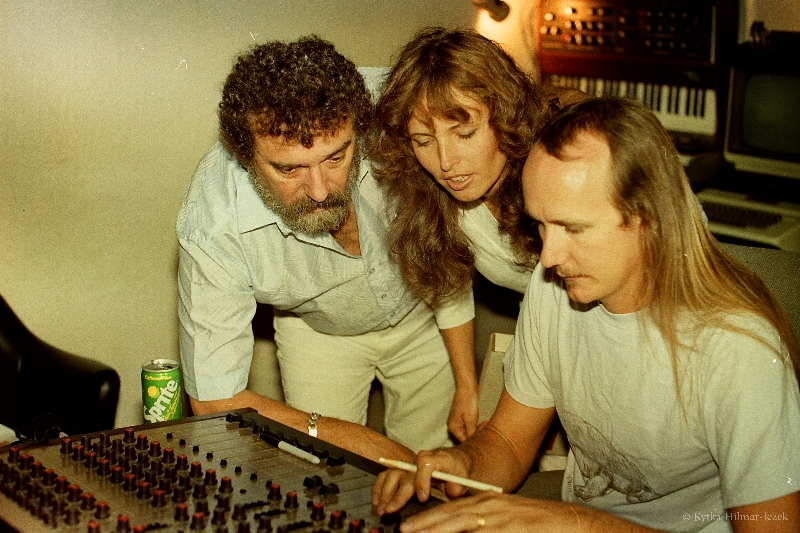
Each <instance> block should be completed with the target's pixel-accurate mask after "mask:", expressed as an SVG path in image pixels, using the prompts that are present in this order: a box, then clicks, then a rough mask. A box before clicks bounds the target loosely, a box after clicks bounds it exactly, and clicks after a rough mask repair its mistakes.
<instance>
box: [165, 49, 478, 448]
mask: <svg viewBox="0 0 800 533" xmlns="http://www.w3.org/2000/svg"><path fill="white" fill-rule="evenodd" d="M373 112H374V108H373V105H372V102H371V100H370V94H369V92H368V90H367V88H366V86H365V84H364V80H363V79H362V77H361V75H360V74H359V72H358V71H357V69H356V66H355V65H354V64H353V63H352V62H351V61H349V60H348V59H346V58H345V57H343V56H342V55H341V54H339V53H338V52H337V51H336V50H335V49H334V47H333V45H331V44H330V43H328V42H326V41H323V40H321V39H319V38H317V37H313V36H312V37H307V38H303V39H300V40H298V41H296V42H292V43H283V42H271V43H267V44H263V45H258V46H255V47H253V48H252V50H251V51H249V52H248V53H246V54H244V55H242V56H240V57H239V58H238V60H237V61H236V64H235V66H234V67H233V70H232V72H231V73H230V74H229V76H228V78H227V80H226V82H225V85H224V88H223V94H222V102H221V103H220V105H219V118H220V137H221V142H219V143H217V144H216V145H215V146H214V147H213V148H211V150H210V151H209V152H208V153H207V154H206V155H205V156H204V157H203V159H202V161H201V162H200V164H199V165H198V167H197V170H196V171H195V174H194V177H193V178H192V182H191V184H190V186H189V190H188V192H187V193H186V197H185V199H184V202H183V206H182V207H181V210H180V214H179V217H178V222H177V235H178V239H179V241H180V256H179V257H180V264H179V270H178V287H179V309H178V310H179V318H180V325H181V331H180V349H181V359H182V362H183V372H184V381H185V386H186V392H187V393H188V394H189V396H190V397H191V405H192V409H193V411H194V412H195V413H197V414H200V413H207V412H215V411H220V410H223V409H230V408H234V407H254V408H256V409H257V410H258V411H259V412H260V413H262V414H264V415H266V416H268V417H270V418H273V419H276V420H278V421H280V422H284V423H287V424H288V425H292V426H294V427H298V428H299V429H305V427H306V425H308V427H309V431H310V432H311V431H319V436H320V437H321V438H323V439H325V440H328V441H329V442H333V443H334V444H338V445H340V446H342V447H345V448H348V449H353V447H354V446H356V447H357V446H360V445H363V444H366V443H368V442H370V439H373V437H375V436H374V435H372V434H371V433H362V432H353V433H352V434H351V435H350V436H349V437H347V436H346V435H345V434H344V431H343V430H342V429H343V427H344V426H342V424H340V423H339V422H338V421H336V420H333V419H341V420H344V421H349V422H354V423H357V424H364V423H365V422H366V417H367V402H368V396H369V391H370V385H371V383H372V381H373V379H375V378H376V377H377V379H379V380H380V381H381V382H382V384H383V391H384V400H385V417H384V425H385V428H386V434H387V435H388V437H390V438H391V439H392V440H394V441H397V442H398V443H400V444H402V445H404V446H407V447H408V448H411V449H413V450H418V449H420V448H427V447H431V446H444V445H448V444H449V443H450V439H449V436H448V418H449V420H450V430H451V431H452V432H453V433H454V434H455V435H456V436H458V437H459V438H461V439H464V438H466V437H467V436H469V434H471V432H472V431H474V428H475V423H476V419H477V379H476V375H475V365H474V350H473V339H472V335H473V333H472V329H471V328H472V318H473V316H474V310H473V307H472V302H471V300H470V299H469V298H466V299H464V300H459V301H453V300H450V301H448V302H441V303H442V305H440V306H438V307H437V308H436V309H435V310H433V309H432V308H431V307H430V306H428V305H426V303H425V302H422V301H421V300H420V299H419V298H418V297H416V296H415V295H414V294H413V292H412V291H411V290H410V289H409V287H408V285H407V283H406V282H405V280H404V279H403V277H402V275H401V274H400V272H399V270H398V269H397V266H396V265H395V264H394V263H393V262H392V261H391V260H390V258H389V253H388V250H387V249H386V245H385V232H386V228H387V226H388V223H389V218H390V217H389V213H388V210H387V201H386V198H385V195H384V193H383V191H382V189H381V188H380V187H379V186H378V184H377V183H376V182H375V180H374V178H373V176H372V174H371V172H370V164H369V162H368V161H367V160H366V159H363V156H364V154H365V152H364V150H363V144H364V140H365V138H366V136H367V134H368V133H369V132H370V128H371V127H372V125H373V118H374V117H373ZM257 303H264V304H269V305H271V306H272V307H273V308H274V310H275V316H274V326H275V342H276V344H277V348H278V349H277V356H278V361H279V366H280V372H281V380H282V384H283V388H284V393H285V397H286V403H287V404H288V405H289V406H291V407H292V408H294V409H296V410H299V411H296V410H292V409H288V410H287V408H286V407H285V406H282V405H280V404H278V402H274V401H272V400H270V399H269V398H265V397H263V396H259V395H257V394H255V393H253V392H251V391H248V390H247V389H246V386H247V379H248V374H249V371H250V365H251V361H252V356H253V344H254V338H253V333H252V327H251V322H252V319H253V316H254V314H255V312H256V304H257ZM308 413H310V415H309V414H308ZM320 415H321V418H320ZM303 416H305V419H303V418H302V417H303ZM312 428H314V429H312ZM331 429H333V430H335V431H337V432H338V433H336V434H335V435H333V436H332V433H331V431H330V430H331ZM362 434H364V435H366V437H365V438H364V442H363V443H362V442H360V439H361V438H362V437H361V435H362ZM333 437H342V438H343V439H344V440H345V442H341V441H337V440H334V438H333ZM362 454H363V455H368V456H370V457H373V458H374V454H373V453H369V450H367V451H366V453H362Z"/></svg>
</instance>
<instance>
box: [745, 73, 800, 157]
mask: <svg viewBox="0 0 800 533" xmlns="http://www.w3.org/2000/svg"><path fill="white" fill-rule="evenodd" d="M742 137H743V140H744V142H745V144H747V145H748V146H751V147H752V148H754V149H755V150H759V151H767V152H774V153H775V154H776V155H778V156H779V154H786V155H787V156H795V157H797V156H800V77H798V76H784V75H780V74H754V75H753V76H752V77H751V78H750V79H749V80H748V81H747V87H746V88H745V93H744V102H743V109H742Z"/></svg>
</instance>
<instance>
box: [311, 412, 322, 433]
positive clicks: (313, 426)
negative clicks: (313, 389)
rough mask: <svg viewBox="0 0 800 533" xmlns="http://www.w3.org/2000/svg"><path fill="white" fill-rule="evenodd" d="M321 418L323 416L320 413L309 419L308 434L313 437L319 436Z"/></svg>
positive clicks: (312, 414) (313, 414)
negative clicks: (318, 427)
mask: <svg viewBox="0 0 800 533" xmlns="http://www.w3.org/2000/svg"><path fill="white" fill-rule="evenodd" d="M320 416H322V415H320V414H319V413H311V416H309V417H308V434H309V435H311V436H312V437H316V436H317V420H319V417H320Z"/></svg>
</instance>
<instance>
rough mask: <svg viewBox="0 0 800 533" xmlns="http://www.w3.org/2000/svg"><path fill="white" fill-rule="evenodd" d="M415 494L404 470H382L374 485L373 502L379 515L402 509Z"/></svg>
mask: <svg viewBox="0 0 800 533" xmlns="http://www.w3.org/2000/svg"><path fill="white" fill-rule="evenodd" d="M413 495H414V489H413V485H412V483H411V481H410V479H409V478H408V476H407V475H406V472H403V471H402V470H396V469H390V470H386V471H384V472H381V473H380V474H379V475H378V480H377V481H376V482H375V485H373V487H372V503H373V505H375V506H376V512H377V513H378V514H379V515H382V514H385V513H393V512H395V511H397V510H399V509H401V508H402V507H403V505H404V504H405V503H406V502H407V501H408V500H409V499H411V497H412V496H413Z"/></svg>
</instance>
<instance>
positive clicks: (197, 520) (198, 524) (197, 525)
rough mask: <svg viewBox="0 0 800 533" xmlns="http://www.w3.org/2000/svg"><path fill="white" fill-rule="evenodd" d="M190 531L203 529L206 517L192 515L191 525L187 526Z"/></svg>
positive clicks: (196, 514)
mask: <svg viewBox="0 0 800 533" xmlns="http://www.w3.org/2000/svg"><path fill="white" fill-rule="evenodd" d="M189 528H190V529H205V528H206V516H205V515H204V514H203V513H194V514H193V515H192V524H191V525H190V526H189Z"/></svg>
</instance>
